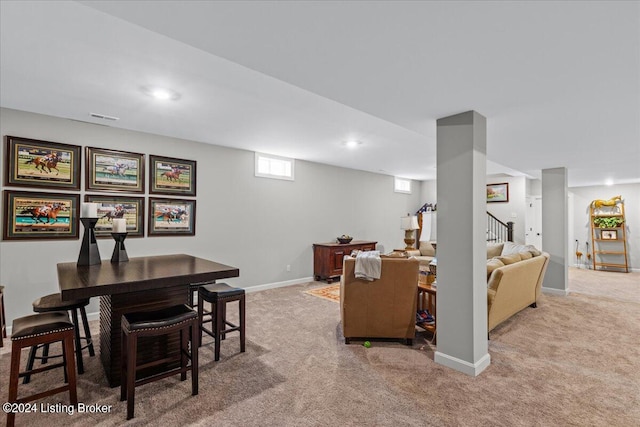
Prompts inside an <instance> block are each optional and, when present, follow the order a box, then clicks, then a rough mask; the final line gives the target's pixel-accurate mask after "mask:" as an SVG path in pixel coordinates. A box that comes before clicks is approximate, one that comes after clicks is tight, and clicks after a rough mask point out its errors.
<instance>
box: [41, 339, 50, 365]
mask: <svg viewBox="0 0 640 427" xmlns="http://www.w3.org/2000/svg"><path fill="white" fill-rule="evenodd" d="M48 361H49V344H45V345H44V347H43V348H42V364H43V365H44V364H45V363H47V362H48Z"/></svg>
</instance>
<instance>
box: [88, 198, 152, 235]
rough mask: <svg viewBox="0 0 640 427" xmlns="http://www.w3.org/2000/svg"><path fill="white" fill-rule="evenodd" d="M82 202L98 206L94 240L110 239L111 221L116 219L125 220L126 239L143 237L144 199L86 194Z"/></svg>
mask: <svg viewBox="0 0 640 427" xmlns="http://www.w3.org/2000/svg"><path fill="white" fill-rule="evenodd" d="M84 201H85V202H92V203H97V204H98V222H97V223H96V226H95V234H96V238H111V231H112V229H113V220H114V219H116V218H124V219H126V220H127V233H128V234H127V237H128V238H135V237H144V225H145V224H144V219H145V215H144V197H127V196H105V195H94V194H87V195H85V196H84Z"/></svg>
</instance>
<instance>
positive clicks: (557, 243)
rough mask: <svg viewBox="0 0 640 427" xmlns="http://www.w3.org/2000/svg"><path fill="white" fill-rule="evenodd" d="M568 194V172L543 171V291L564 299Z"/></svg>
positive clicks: (563, 170)
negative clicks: (545, 255)
mask: <svg viewBox="0 0 640 427" xmlns="http://www.w3.org/2000/svg"><path fill="white" fill-rule="evenodd" d="M568 218H569V194H568V189H567V169H566V168H553V169H543V170H542V250H544V251H545V252H548V253H549V256H550V259H549V266H548V267H547V272H546V273H545V276H544V282H543V283H542V291H543V292H546V293H551V294H555V295H567V294H568V291H567V287H568V283H569V267H568V264H567V263H568V259H567V254H568V250H569V248H568V244H567V242H568V233H569V225H568V220H569V219H568Z"/></svg>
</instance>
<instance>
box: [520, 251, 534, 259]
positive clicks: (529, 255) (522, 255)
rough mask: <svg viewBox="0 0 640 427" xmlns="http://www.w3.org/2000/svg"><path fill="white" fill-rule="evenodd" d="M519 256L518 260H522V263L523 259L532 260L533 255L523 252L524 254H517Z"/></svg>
mask: <svg viewBox="0 0 640 427" xmlns="http://www.w3.org/2000/svg"><path fill="white" fill-rule="evenodd" d="M518 253H519V255H520V258H522V260H523V261H524V260H525V259H531V258H533V254H532V253H531V252H530V251H524V252H518Z"/></svg>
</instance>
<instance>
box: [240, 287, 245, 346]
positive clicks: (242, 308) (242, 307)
mask: <svg viewBox="0 0 640 427" xmlns="http://www.w3.org/2000/svg"><path fill="white" fill-rule="evenodd" d="M238 307H239V309H240V353H244V351H245V339H244V338H245V335H244V320H245V299H244V296H243V297H242V298H240V301H239V302H238Z"/></svg>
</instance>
